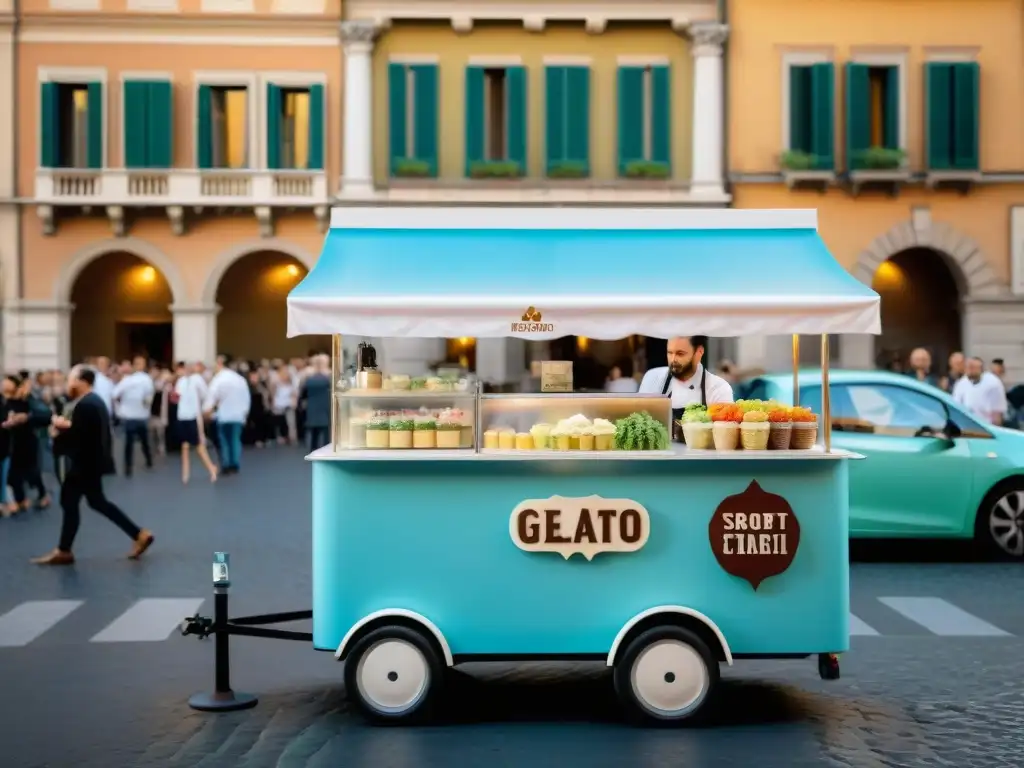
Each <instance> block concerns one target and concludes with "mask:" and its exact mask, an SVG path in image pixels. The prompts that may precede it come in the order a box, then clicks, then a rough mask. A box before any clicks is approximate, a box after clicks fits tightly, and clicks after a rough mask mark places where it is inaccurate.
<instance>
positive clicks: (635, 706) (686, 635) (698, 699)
mask: <svg viewBox="0 0 1024 768" xmlns="http://www.w3.org/2000/svg"><path fill="white" fill-rule="evenodd" d="M718 680H719V669H718V662H717V661H716V660H715V658H714V656H712V654H711V651H710V650H709V649H708V647H707V644H706V643H704V641H703V640H701V639H700V638H699V637H697V635H695V634H694V633H693V632H690V631H689V630H687V629H684V628H682V627H674V626H661V627H655V628H653V629H649V630H647V631H646V632H644V633H643V634H641V635H639V636H638V637H636V638H635V639H634V640H633V641H632V642H630V643H629V645H628V646H626V648H625V650H624V651H623V653H622V655H621V656H620V657H619V659H618V661H616V663H615V671H614V682H615V691H616V693H617V694H618V697H619V701H620V702H621V703H622V705H623V707H624V708H625V710H626V714H627V715H628V716H629V717H630V719H632V720H640V721H645V722H647V723H652V724H658V725H671V724H676V723H682V722H684V721H689V722H695V721H697V720H699V719H700V717H701V716H702V715H704V714H705V713H706V712H707V710H708V705H709V704H710V703H711V702H712V699H713V696H714V693H715V691H716V689H717V687H718Z"/></svg>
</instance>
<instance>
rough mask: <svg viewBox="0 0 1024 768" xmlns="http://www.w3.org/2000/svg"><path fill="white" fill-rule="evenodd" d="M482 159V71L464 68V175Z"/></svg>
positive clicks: (475, 68) (468, 173)
mask: <svg viewBox="0 0 1024 768" xmlns="http://www.w3.org/2000/svg"><path fill="white" fill-rule="evenodd" d="M483 159H484V70H483V67H466V175H467V176H469V175H470V174H471V171H472V168H473V164H474V163H479V162H482V161H483Z"/></svg>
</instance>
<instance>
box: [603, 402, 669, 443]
mask: <svg viewBox="0 0 1024 768" xmlns="http://www.w3.org/2000/svg"><path fill="white" fill-rule="evenodd" d="M668 443H669V436H668V430H667V429H665V425H664V424H662V423H661V422H660V421H658V420H657V419H655V418H654V417H653V416H651V414H649V413H647V411H637V412H636V413H631V414H629V416H627V417H626V418H624V419H619V420H618V421H616V422H615V440H614V445H615V450H617V451H664V450H666V449H667V448H668Z"/></svg>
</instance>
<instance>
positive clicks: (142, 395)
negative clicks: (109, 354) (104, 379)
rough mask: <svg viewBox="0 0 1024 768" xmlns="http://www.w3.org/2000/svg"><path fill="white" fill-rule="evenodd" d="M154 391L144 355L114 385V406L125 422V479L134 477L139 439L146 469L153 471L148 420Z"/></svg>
mask: <svg viewBox="0 0 1024 768" xmlns="http://www.w3.org/2000/svg"><path fill="white" fill-rule="evenodd" d="M154 392H155V388H154V386H153V379H152V377H151V376H150V375H149V373H148V372H147V371H146V358H144V357H142V356H138V357H136V358H135V359H134V360H133V361H132V372H131V373H130V374H129V375H128V376H125V377H124V378H123V379H121V380H120V381H119V382H117V384H116V385H115V386H114V392H113V395H112V397H113V402H114V407H115V409H116V411H117V413H118V415H119V416H120V417H121V421H122V422H123V423H124V475H125V477H131V476H132V465H133V464H134V463H135V441H136V440H138V441H139V443H140V445H141V446H142V457H143V458H144V459H145V460H146V468H147V469H152V468H153V452H152V450H151V448H150V445H149V417H150V406H151V405H152V403H153V395H154Z"/></svg>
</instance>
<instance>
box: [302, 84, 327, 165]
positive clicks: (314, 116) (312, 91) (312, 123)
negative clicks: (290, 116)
mask: <svg viewBox="0 0 1024 768" xmlns="http://www.w3.org/2000/svg"><path fill="white" fill-rule="evenodd" d="M308 158H309V159H308V160H307V165H306V170H309V171H322V170H323V169H324V87H323V86H322V85H311V86H309V155H308Z"/></svg>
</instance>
